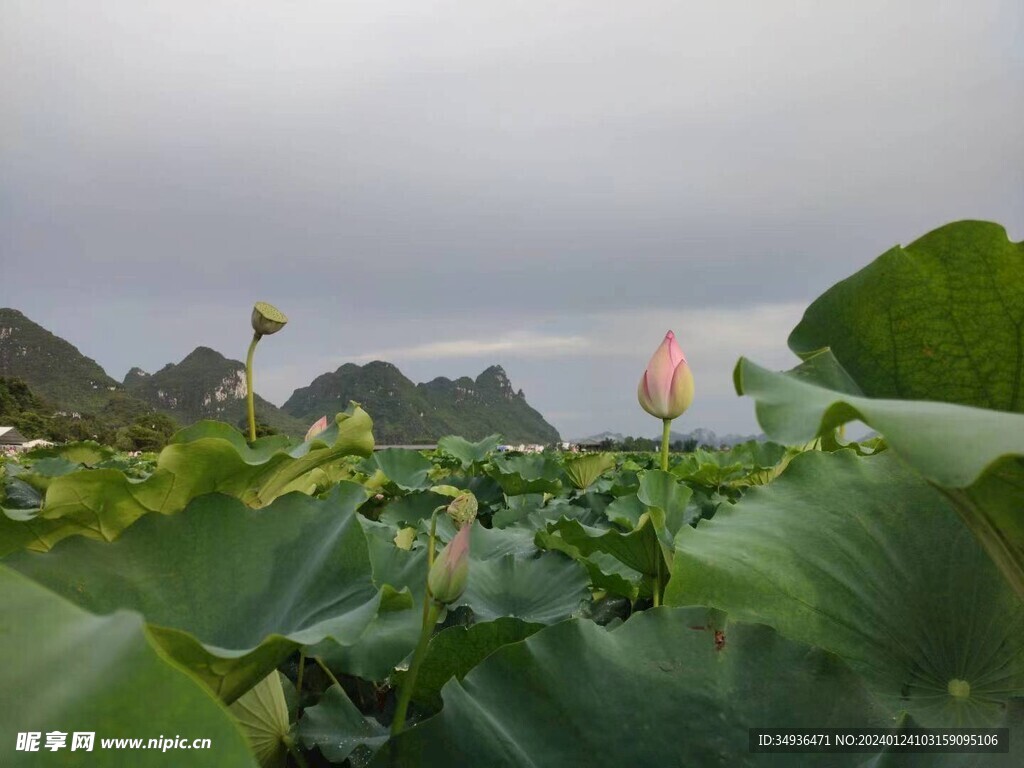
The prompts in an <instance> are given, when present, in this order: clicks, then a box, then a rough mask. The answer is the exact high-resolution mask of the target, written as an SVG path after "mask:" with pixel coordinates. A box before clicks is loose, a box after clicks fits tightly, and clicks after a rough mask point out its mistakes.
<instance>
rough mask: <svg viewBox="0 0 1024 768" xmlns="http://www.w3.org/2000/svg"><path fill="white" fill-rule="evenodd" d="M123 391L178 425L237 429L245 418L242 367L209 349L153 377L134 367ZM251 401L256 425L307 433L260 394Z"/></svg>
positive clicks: (298, 434) (304, 426)
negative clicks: (222, 424)
mask: <svg viewBox="0 0 1024 768" xmlns="http://www.w3.org/2000/svg"><path fill="white" fill-rule="evenodd" d="M124 388H125V391H126V392H128V394H130V395H131V396H132V397H134V398H136V399H137V400H141V401H142V402H144V403H146V404H148V405H150V406H152V407H153V408H155V409H156V410H157V411H159V412H161V413H165V414H167V415H168V416H170V417H171V418H173V419H174V420H176V421H177V422H179V423H181V424H191V423H193V422H196V421H199V420H201V419H217V420H218V421H226V422H229V423H231V424H234V425H235V426H238V425H240V424H242V423H243V422H244V421H245V418H246V407H245V365H244V364H243V363H241V362H240V361H238V360H230V359H228V358H226V357H224V355H222V354H220V352H217V351H215V350H212V349H210V348H209V347H196V348H195V349H194V350H193V351H192V352H191V353H189V354H188V355H187V356H186V357H185V358H184V359H183V360H182V361H181V362H180V363H177V364H173V363H168V364H167V365H165V366H164V367H163V368H161V369H160V370H159V371H157V372H156V373H154V374H147V373H146V372H145V371H143V370H142V369H140V368H132V369H131V370H130V371H128V374H127V376H125V380H124ZM255 400H256V420H257V421H258V422H261V423H263V424H267V425H268V426H270V427H273V428H274V429H275V430H277V431H278V432H282V433H284V434H287V435H290V436H292V437H302V436H303V435H305V433H306V429H307V427H308V425H307V424H306V423H304V422H301V421H299V420H297V419H295V418H294V417H292V416H290V415H288V414H287V413H284V412H283V411H282V410H281V409H279V408H278V407H277V406H275V405H273V404H272V403H268V402H267V401H266V400H264V399H263V398H262V397H260V396H259V395H256V398H255ZM339 410H343V409H339Z"/></svg>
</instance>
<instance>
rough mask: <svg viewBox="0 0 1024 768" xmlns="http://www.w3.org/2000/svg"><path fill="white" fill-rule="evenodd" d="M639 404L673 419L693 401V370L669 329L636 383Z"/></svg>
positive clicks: (650, 412)
mask: <svg viewBox="0 0 1024 768" xmlns="http://www.w3.org/2000/svg"><path fill="white" fill-rule="evenodd" d="M637 398H638V399H639V400H640V407H641V408H643V409H644V410H645V411H647V412H648V413H649V414H651V416H656V417H657V418H659V419H674V418H676V417H677V416H681V415H682V413H683V412H684V411H685V410H686V409H687V408H689V407H690V404H691V403H693V374H692V373H691V372H690V366H689V365H687V363H686V356H685V355H683V350H681V349H680V348H679V345H678V344H677V343H676V336H675V334H674V333H672V331H669V332H668V333H666V334H665V340H664V341H663V342H661V346H660V347H658V350H657V351H656V352H655V353H654V356H653V357H652V358H651V361H650V362H649V363H648V364H647V370H646V371H644V375H643V376H642V377H641V378H640V386H639V387H637Z"/></svg>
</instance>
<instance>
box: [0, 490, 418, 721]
mask: <svg viewBox="0 0 1024 768" xmlns="http://www.w3.org/2000/svg"><path fill="white" fill-rule="evenodd" d="M364 499H365V492H364V491H363V489H362V487H360V486H359V485H357V484H355V483H341V484H339V485H337V486H336V487H335V489H334V491H333V492H332V494H331V496H329V497H328V498H327V499H324V500H322V501H320V500H317V499H312V498H309V497H305V496H301V495H291V496H287V497H284V498H282V499H280V500H278V501H277V502H276V503H274V504H271V505H270V506H268V507H266V508H264V509H248V508H246V507H245V506H244V505H242V504H241V503H240V502H239V501H237V500H235V499H230V498H228V497H225V496H221V495H219V494H210V495H206V496H203V497H201V498H199V499H196V500H195V501H194V502H192V503H191V504H189V505H188V507H187V508H186V509H184V510H183V511H181V512H179V513H177V514H175V515H170V516H166V515H159V514H149V515H147V516H146V517H144V518H143V519H141V520H139V521H138V522H137V523H135V524H134V525H132V526H131V527H130V528H129V529H128V530H126V531H125V532H124V533H123V534H122V535H121V537H120V539H118V541H117V542H115V543H113V544H109V543H107V542H104V541H96V540H91V539H86V538H82V537H79V538H75V539H72V540H69V541H65V542H62V543H61V545H60V546H58V547H55V548H54V549H53V550H52V551H50V552H48V553H45V554H37V553H21V554H18V555H14V556H12V557H10V558H8V559H7V560H6V562H7V564H8V565H9V566H10V567H12V568H14V569H16V570H19V571H21V572H22V573H24V574H26V575H29V576H31V577H32V578H33V579H35V580H36V581H38V582H39V583H41V584H44V585H45V586H47V587H49V588H50V589H52V590H53V591H55V592H57V593H58V594H61V595H63V596H64V597H65V598H67V599H68V600H71V601H73V602H75V603H77V604H79V605H80V606H82V607H83V608H86V609H87V610H91V611H93V612H95V613H109V612H111V611H115V610H118V609H130V610H134V611H137V612H139V613H141V614H142V615H143V616H145V618H146V620H147V621H148V622H150V624H152V625H154V626H155V627H159V629H154V634H155V635H156V637H157V639H158V640H160V641H161V643H162V644H163V645H164V647H165V648H166V649H167V651H168V652H169V653H170V654H171V655H172V656H174V657H175V658H176V659H177V660H178V661H179V662H180V663H182V664H184V665H186V666H188V667H189V668H190V669H191V670H192V671H193V672H194V673H195V674H196V675H198V676H199V677H201V678H202V679H204V680H205V681H206V682H207V683H208V684H209V685H210V687H211V688H212V689H213V690H214V691H216V692H217V693H218V694H219V695H220V696H221V697H222V698H223V699H224V700H225V701H231V700H233V699H234V698H236V697H237V696H238V695H240V694H241V693H243V692H244V691H246V690H247V689H248V688H249V687H251V686H252V685H253V684H255V683H256V682H257V681H258V680H260V679H262V678H263V677H264V676H266V675H267V674H268V673H269V672H270V671H271V670H272V669H274V668H275V667H276V666H277V665H278V664H280V663H281V662H282V661H283V660H284V659H285V658H286V657H287V655H288V654H290V653H291V652H292V651H294V650H295V649H296V648H298V647H299V646H300V645H307V644H314V643H318V642H320V641H321V640H323V639H324V638H326V637H330V638H331V639H332V641H333V642H335V643H338V644H341V645H352V644H354V643H355V642H357V641H358V640H359V638H360V636H361V634H362V633H363V632H364V631H365V629H366V627H367V625H368V624H369V623H370V622H372V621H373V620H374V618H375V617H376V615H377V613H378V612H379V611H387V610H394V609H400V608H403V607H409V606H411V602H410V601H409V599H408V597H406V598H405V602H402V601H401V600H396V596H394V595H393V592H392V591H391V590H390V589H389V588H387V586H385V587H383V588H382V589H378V587H376V586H375V585H374V583H373V578H372V574H371V568H370V556H369V550H368V548H367V544H366V538H365V536H364V534H363V531H362V528H361V527H360V526H359V524H358V523H357V522H356V517H355V509H356V507H357V506H358V504H360V503H361V502H362V501H363V500H364ZM311 552H315V553H317V556H316V557H310V553H311ZM285 595H295V596H297V597H296V598H295V599H287V600H282V596H285ZM314 617H315V618H314Z"/></svg>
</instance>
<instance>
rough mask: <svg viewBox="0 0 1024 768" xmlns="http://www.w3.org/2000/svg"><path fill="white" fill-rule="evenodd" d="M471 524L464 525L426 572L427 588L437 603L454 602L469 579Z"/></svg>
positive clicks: (464, 588)
mask: <svg viewBox="0 0 1024 768" xmlns="http://www.w3.org/2000/svg"><path fill="white" fill-rule="evenodd" d="M472 528H473V524H472V523H470V524H469V525H464V526H463V527H462V528H460V529H459V532H458V533H456V534H455V538H453V539H452V540H451V541H450V542H448V546H447V547H445V548H444V549H443V550H442V552H441V554H440V555H438V556H437V559H436V560H434V564H433V565H432V566H431V568H430V573H428V574H427V588H428V589H429V590H430V594H431V595H433V597H434V599H435V600H437V602H439V603H444V604H446V605H448V604H451V603H454V602H455V601H456V600H458V599H459V597H461V596H462V593H463V592H464V591H465V590H466V581H467V580H468V579H469V532H470V530H472Z"/></svg>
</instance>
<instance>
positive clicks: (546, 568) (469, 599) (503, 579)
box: [455, 552, 590, 624]
mask: <svg viewBox="0 0 1024 768" xmlns="http://www.w3.org/2000/svg"><path fill="white" fill-rule="evenodd" d="M589 588H590V577H589V576H588V575H587V571H586V569H585V568H583V567H582V566H581V565H580V564H579V563H577V562H576V561H575V560H573V559H571V558H568V557H565V556H564V555H562V554H560V553H558V552H544V553H541V554H540V555H538V556H536V557H517V556H516V555H512V554H507V555H499V556H497V557H490V558H488V559H479V558H477V557H475V556H473V555H472V553H471V555H470V560H469V582H468V584H467V586H466V591H465V592H464V593H463V595H462V597H461V598H459V600H458V601H456V603H455V605H457V606H458V605H468V606H469V607H470V608H472V609H473V614H474V615H475V616H476V618H477V620H478V621H492V620H494V619H499V618H501V617H502V616H509V617H512V618H516V619H522V620H523V621H527V622H532V623H535V624H553V623H555V622H557V621H561V620H563V619H567V618H569V617H570V616H571V615H572V614H573V613H575V612H576V611H577V610H578V609H579V607H580V604H581V603H582V602H583V601H585V600H587V599H588V598H589V596H590V589H589Z"/></svg>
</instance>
